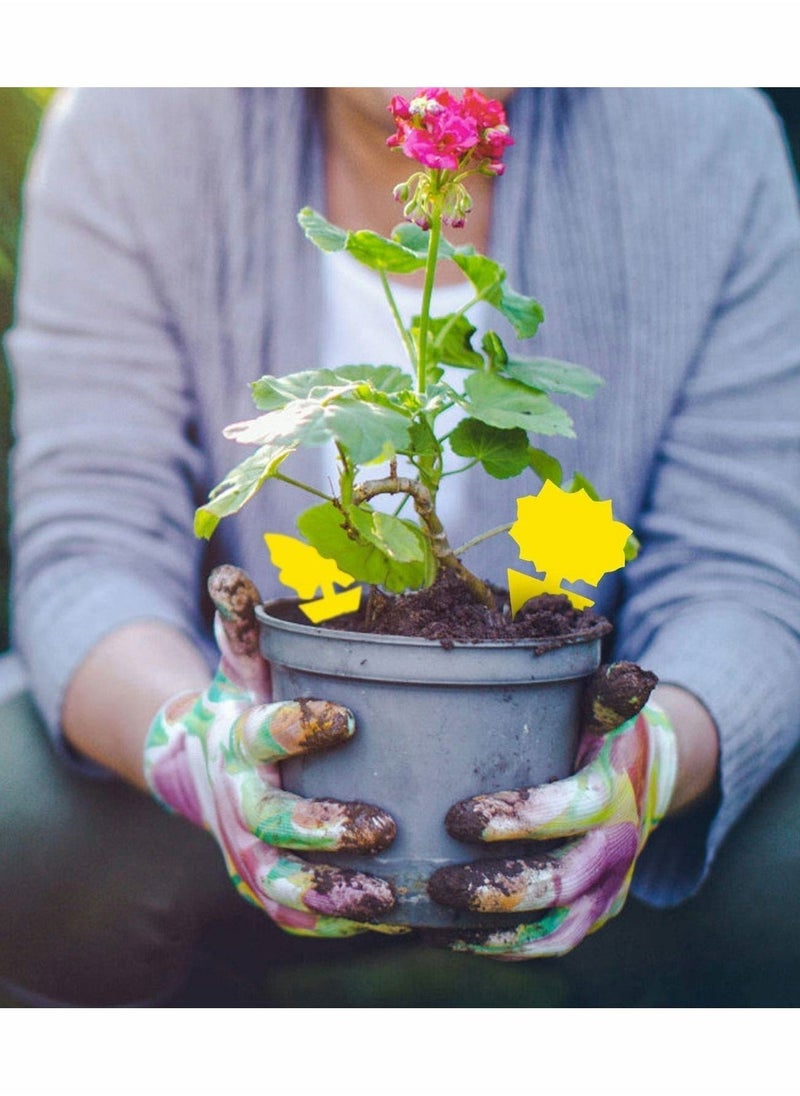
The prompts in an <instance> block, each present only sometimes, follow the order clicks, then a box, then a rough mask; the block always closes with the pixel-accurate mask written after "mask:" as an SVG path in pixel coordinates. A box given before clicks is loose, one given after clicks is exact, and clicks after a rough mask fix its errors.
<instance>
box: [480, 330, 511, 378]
mask: <svg viewBox="0 0 800 1096" xmlns="http://www.w3.org/2000/svg"><path fill="white" fill-rule="evenodd" d="M481 346H482V347H483V352H484V354H485V355H486V357H487V358H488V360H489V370H490V372H492V373H496V372H498V371H499V370H501V369H502V368H503V366H504V365H505V364H506V362H507V361H508V354H507V352H506V348H505V346H503V340H502V339H501V338H500V336H499V335H498V334H497V332H496V331H487V332H486V334H485V335H484V336H483V338H482V339H481Z"/></svg>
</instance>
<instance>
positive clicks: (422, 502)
mask: <svg viewBox="0 0 800 1096" xmlns="http://www.w3.org/2000/svg"><path fill="white" fill-rule="evenodd" d="M376 495H408V496H410V498H411V500H412V502H413V504H414V509H415V510H416V512H417V514H418V515H419V519H420V521H421V522H422V524H423V527H424V531H425V534H426V536H427V538H428V541H429V542H430V545H431V550H432V552H433V555H434V558H435V559H436V562H437V563H438V564H439V566H441V567H447V568H449V569H450V570H451V571H454V572H455V573H456V574H457V575H458V576H459V578H460V579H461V580H462V582H464V583H465V585H466V586H467V587H468V589H469V590H470V592H471V593H472V594H473V595H474V596H475V597H476V598H477V599H478V601H480V602H481V604H483V605H485V606H486V607H487V608H488V609H494V608H496V605H495V600H494V595H493V594H492V591H491V590H490V589H489V587H488V586H487V585H486V583H484V582H481V580H480V579H479V578H478V577H477V576H476V575H473V573H472V572H471V571H469V570H467V568H466V567H465V566H464V564H463V563H462V562H461V560H460V559H459V558H458V556H457V555H456V554H455V553H454V552H453V549H452V548H451V547H450V543H449V541H448V539H447V534H446V533H445V531H444V526H443V525H442V523H441V521H440V520H439V515H438V514H437V513H436V510H435V509H434V506H433V499H432V498H431V493H430V491H429V490H428V489H427V487H425V486H424V484H422V483H419V482H418V481H417V480H412V479H408V478H407V477H405V476H386V477H385V478H384V479H377V480H367V481H366V482H365V483H361V484H359V485H358V487H356V488H355V489H354V491H353V503H354V504H355V505H356V506H357V505H358V504H359V503H361V502H368V501H369V499H372V498H375V497H376Z"/></svg>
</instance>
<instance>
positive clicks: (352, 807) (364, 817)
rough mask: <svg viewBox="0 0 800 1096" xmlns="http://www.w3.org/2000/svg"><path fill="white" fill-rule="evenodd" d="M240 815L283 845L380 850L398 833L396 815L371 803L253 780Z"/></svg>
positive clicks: (270, 841) (269, 840) (264, 838)
mask: <svg viewBox="0 0 800 1096" xmlns="http://www.w3.org/2000/svg"><path fill="white" fill-rule="evenodd" d="M242 814H243V817H244V821H245V824H246V825H247V827H248V829H250V830H251V831H252V832H253V833H254V834H255V835H256V837H259V838H260V839H261V840H262V841H265V842H266V843H267V844H268V845H275V846H277V847H279V848H285V849H307V850H313V851H316V852H336V851H350V852H358V853H369V852H382V851H383V849H385V848H387V847H388V846H389V845H390V844H391V843H392V841H393V840H394V838H395V836H396V834H397V826H396V825H395V822H394V819H392V818H391V817H390V816H389V815H388V814H386V813H385V811H382V810H379V809H378V808H377V807H372V806H370V805H369V804H367V803H341V802H339V801H338V800H335V799H302V798H301V797H300V796H298V795H292V794H291V793H290V792H285V791H282V790H281V789H280V788H271V787H269V788H268V787H265V786H264V784H263V783H262V782H261V781H255V780H254V781H251V782H249V783H248V784H246V785H245V786H244V787H243V790H242Z"/></svg>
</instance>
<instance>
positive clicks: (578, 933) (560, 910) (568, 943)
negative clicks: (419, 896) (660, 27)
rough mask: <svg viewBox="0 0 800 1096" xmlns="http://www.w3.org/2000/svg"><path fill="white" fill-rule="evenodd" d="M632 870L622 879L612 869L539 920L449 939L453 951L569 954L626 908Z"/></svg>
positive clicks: (514, 956)
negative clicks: (624, 906) (578, 894)
mask: <svg viewBox="0 0 800 1096" xmlns="http://www.w3.org/2000/svg"><path fill="white" fill-rule="evenodd" d="M629 882H630V872H628V874H627V875H626V876H625V877H623V879H622V880H620V877H619V874H618V873H614V872H612V873H611V875H610V876H608V877H605V878H604V879H602V880H601V881H600V883H599V884H598V885H597V886H596V887H595V888H594V889H593V890H590V891H587V893H586V894H582V895H581V896H580V897H579V898H577V899H576V900H575V901H574V902H572V903H571V904H570V905H568V906H557V907H556V908H555V909H550V910H548V911H547V913H545V914H544V916H542V917H541V918H539V919H538V920H537V921H534V922H531V923H529V924H525V925H517V926H515V927H513V928H510V929H502V930H499V931H495V932H481V930H479V929H478V930H475V931H470V932H466V933H464V934H463V935H462V936H460V937H459V938H457V939H454V940H451V941H450V942H449V945H448V946H449V947H450V948H451V949H452V950H453V951H463V952H470V953H472V954H473V955H485V956H488V957H489V958H494V959H502V960H506V961H510V962H514V961H518V960H523V959H539V958H556V957H557V956H559V955H566V954H567V952H569V951H572V950H573V948H575V947H577V946H578V944H580V943H581V942H582V941H583V940H585V938H586V937H587V936H589V935H590V934H591V933H593V932H595V931H596V930H597V929H599V928H601V927H602V926H603V925H604V924H605V923H606V922H607V921H609V920H610V919H611V918H612V917H615V916H616V915H617V914H618V913H619V912H620V910H621V909H622V907H623V905H624V901H625V897H626V896H627V892H628V885H629Z"/></svg>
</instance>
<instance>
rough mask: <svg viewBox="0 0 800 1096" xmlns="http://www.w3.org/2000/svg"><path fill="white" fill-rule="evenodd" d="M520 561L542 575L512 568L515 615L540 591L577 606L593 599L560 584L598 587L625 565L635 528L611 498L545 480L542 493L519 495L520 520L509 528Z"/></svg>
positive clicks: (510, 580)
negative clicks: (618, 517) (617, 515)
mask: <svg viewBox="0 0 800 1096" xmlns="http://www.w3.org/2000/svg"><path fill="white" fill-rule="evenodd" d="M509 532H510V535H511V537H512V538H513V539H514V540H515V541H516V542H517V544H518V545H519V548H520V553H519V555H520V559H524V560H528V561H529V562H531V563H533V565H534V567H535V568H536V570H537V571H543V572H544V575H545V577H544V579H537V578H534V577H533V576H529V575H525V574H523V573H522V572H520V571H512V570H509V571H508V592H509V597H510V600H511V613H512V615H516V613H518V612H519V610H520V609H521V608H522V606H523V605H524V604H525V602H526V601H528V600H529V599H530V598H532V597H536V596H537V595H538V594H544V593H547V594H566V596H567V597H568V598H569V599H570V601H571V602H572V604H573V605H574V606H575V608H576V609H585V608H588V606H590V605H594V602H593V601H592V600H590V599H589V598H586V597H583V596H582V595H581V594H576V593H574V592H573V591H572V590H566V589H564V588H563V587H562V583H563V582H579V581H583V582H585V583H587V585H589V586H596V585H597V584H598V582H599V581H600V579H601V578H602V577H603V575H605V574H608V573H609V572H610V571H617V570H619V568H620V567H624V566H625V544H626V543H627V540H628V537H629V536H630V534H631V530H630V529H629V528H628V526H627V525H624V524H623V523H622V522H621V521H615V520H614V517H613V515H612V513H611V500H610V499H604V500H601V501H599V502H598V501H595V500H594V499H592V498H590V497H589V495H587V493H586V492H585V491H584V490H583V488H581V490H580V491H562V490H561V488H560V487H557V486H556V485H555V484H554V483H553V482H552V481H551V480H546V481H545V483H544V484H543V486H542V488H541V490H540V491H539V494H538V495H526V496H525V497H523V498H519V499H517V520H516V521H515V522H514V524H513V525H512V526H511V529H510V530H509Z"/></svg>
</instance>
